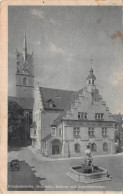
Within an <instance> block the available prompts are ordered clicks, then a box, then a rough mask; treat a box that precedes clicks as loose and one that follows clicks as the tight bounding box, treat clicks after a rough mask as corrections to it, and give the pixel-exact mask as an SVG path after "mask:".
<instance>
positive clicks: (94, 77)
mask: <svg viewBox="0 0 123 194" xmlns="http://www.w3.org/2000/svg"><path fill="white" fill-rule="evenodd" d="M90 78H93V79H94V80H96V76H95V75H94V74H93V69H92V67H91V69H90V74H89V75H88V77H87V79H90Z"/></svg>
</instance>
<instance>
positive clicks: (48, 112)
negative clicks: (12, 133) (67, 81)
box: [30, 68, 115, 157]
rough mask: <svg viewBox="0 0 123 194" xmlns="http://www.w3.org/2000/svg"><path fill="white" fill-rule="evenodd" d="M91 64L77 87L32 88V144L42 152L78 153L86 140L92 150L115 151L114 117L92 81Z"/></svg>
mask: <svg viewBox="0 0 123 194" xmlns="http://www.w3.org/2000/svg"><path fill="white" fill-rule="evenodd" d="M95 80H96V77H95V75H94V73H93V69H92V68H91V70H90V73H89V75H88V77H87V84H86V86H85V87H84V88H82V89H80V90H79V91H66V90H58V89H49V88H43V87H39V85H38V84H37V86H36V88H35V92H34V93H35V96H34V107H33V125H32V126H31V133H30V134H31V139H32V146H33V147H34V148H35V149H36V150H38V151H39V152H40V153H41V154H42V155H45V156H47V157H48V156H49V157H51V156H58V157H60V156H63V157H71V156H81V155H83V154H84V150H85V148H86V145H87V144H90V147H91V150H92V152H93V153H94V154H111V153H115V140H114V133H115V121H114V119H113V116H112V114H111V113H110V112H109V108H108V107H107V106H106V103H105V102H104V101H103V99H102V96H101V95H100V94H99V90H98V89H97V88H96V85H95Z"/></svg>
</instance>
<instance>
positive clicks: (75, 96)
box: [51, 87, 112, 126]
mask: <svg viewBox="0 0 123 194" xmlns="http://www.w3.org/2000/svg"><path fill="white" fill-rule="evenodd" d="M96 90H97V89H95V91H96ZM86 92H88V91H87V87H85V88H83V89H80V90H79V91H77V92H75V93H73V94H72V95H71V98H70V100H69V102H68V103H67V106H66V108H65V109H64V111H63V112H62V113H61V114H60V115H59V116H58V117H57V119H55V120H54V121H53V123H52V124H51V126H58V124H59V123H60V122H61V121H62V119H68V118H67V114H71V113H72V112H71V107H75V103H76V102H75V101H76V100H77V99H78V98H79V96H84V94H85V93H86ZM99 99H101V100H102V96H101V95H99ZM102 105H103V106H105V110H106V111H108V112H109V108H108V107H107V106H106V103H105V102H104V101H102ZM109 116H110V117H112V114H111V113H110V112H109Z"/></svg>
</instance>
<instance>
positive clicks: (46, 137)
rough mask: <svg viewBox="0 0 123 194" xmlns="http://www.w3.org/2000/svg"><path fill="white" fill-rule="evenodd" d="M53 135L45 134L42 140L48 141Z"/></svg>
mask: <svg viewBox="0 0 123 194" xmlns="http://www.w3.org/2000/svg"><path fill="white" fill-rule="evenodd" d="M51 137H52V135H51V133H50V134H48V135H47V136H45V137H44V138H43V139H42V141H44V142H46V141H47V140H49V139H50V138H51Z"/></svg>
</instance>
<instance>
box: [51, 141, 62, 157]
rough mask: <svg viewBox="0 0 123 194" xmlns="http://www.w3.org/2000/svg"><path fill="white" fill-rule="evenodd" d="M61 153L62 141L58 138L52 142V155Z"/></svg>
mask: <svg viewBox="0 0 123 194" xmlns="http://www.w3.org/2000/svg"><path fill="white" fill-rule="evenodd" d="M58 154H61V142H60V140H58V139H56V140H54V141H53V142H52V155H58Z"/></svg>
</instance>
